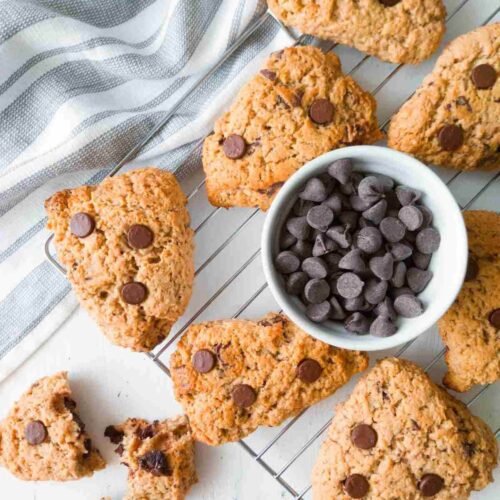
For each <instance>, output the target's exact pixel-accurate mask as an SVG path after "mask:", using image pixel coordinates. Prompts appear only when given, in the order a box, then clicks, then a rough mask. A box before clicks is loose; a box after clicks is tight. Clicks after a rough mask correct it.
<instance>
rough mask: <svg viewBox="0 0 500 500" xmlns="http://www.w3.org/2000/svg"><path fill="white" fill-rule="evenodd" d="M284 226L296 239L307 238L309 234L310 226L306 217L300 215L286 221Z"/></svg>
mask: <svg viewBox="0 0 500 500" xmlns="http://www.w3.org/2000/svg"><path fill="white" fill-rule="evenodd" d="M286 228H287V229H288V232H289V233H290V234H293V236H295V237H296V238H297V239H298V240H307V238H309V235H310V234H311V228H310V227H309V224H308V223H307V219H306V218H305V217H304V216H302V217H292V218H290V219H288V220H287V221H286Z"/></svg>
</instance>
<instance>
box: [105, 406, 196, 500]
mask: <svg viewBox="0 0 500 500" xmlns="http://www.w3.org/2000/svg"><path fill="white" fill-rule="evenodd" d="M105 435H106V436H107V437H108V438H109V439H110V440H111V442H112V443H114V444H117V445H118V446H117V448H116V450H115V451H116V453H117V454H118V455H120V460H121V463H122V464H124V465H126V466H127V467H128V490H127V494H126V495H125V497H124V500H182V499H183V498H185V496H186V493H187V491H188V490H189V488H190V487H191V486H192V485H193V484H195V483H196V482H197V476H196V469H195V464H194V441H193V438H192V437H191V430H190V428H189V422H188V420H187V418H186V417H184V416H180V417H176V418H171V419H168V420H164V421H162V422H160V421H158V420H155V421H154V422H153V423H152V424H150V423H149V422H146V421H145V420H141V419H138V418H129V419H128V420H126V421H125V422H124V423H123V424H120V425H116V426H109V427H107V428H106V431H105Z"/></svg>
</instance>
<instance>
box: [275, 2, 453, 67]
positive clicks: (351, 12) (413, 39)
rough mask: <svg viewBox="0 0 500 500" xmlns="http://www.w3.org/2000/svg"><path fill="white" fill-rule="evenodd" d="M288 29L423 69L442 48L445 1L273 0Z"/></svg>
mask: <svg viewBox="0 0 500 500" xmlns="http://www.w3.org/2000/svg"><path fill="white" fill-rule="evenodd" d="M268 5H269V7H270V8H271V10H272V11H273V12H274V13H275V14H276V16H277V17H278V18H279V19H280V20H281V21H282V22H283V23H284V24H286V25H288V26H291V27H294V28H297V29H298V30H299V31H301V32H302V33H306V34H308V35H313V36H317V37H319V38H324V39H327V40H333V41H335V42H337V43H343V44H346V45H350V46H352V47H355V48H356V49H358V50H361V51H363V52H366V53H367V54H371V55H374V56H377V57H379V58H380V59H383V60H384V61H389V62H393V63H418V62H420V61H423V60H424V59H427V58H428V57H429V56H430V55H431V54H432V53H433V52H434V51H435V50H436V49H437V48H438V46H439V43H440V41H441V38H442V37H443V34H444V31H445V15H446V11H445V8H444V6H443V2H442V1H441V0H268Z"/></svg>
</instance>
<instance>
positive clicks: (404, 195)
mask: <svg viewBox="0 0 500 500" xmlns="http://www.w3.org/2000/svg"><path fill="white" fill-rule="evenodd" d="M395 191H396V196H397V199H398V201H399V203H401V205H402V206H403V207H406V206H407V205H413V204H414V203H415V202H416V201H417V200H419V199H420V197H421V196H422V193H421V192H420V191H419V190H418V189H413V188H411V187H408V186H397V187H396V190H395Z"/></svg>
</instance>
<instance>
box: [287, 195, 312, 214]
mask: <svg viewBox="0 0 500 500" xmlns="http://www.w3.org/2000/svg"><path fill="white" fill-rule="evenodd" d="M311 207H314V202H312V201H309V200H303V199H302V198H298V200H297V201H296V202H295V203H294V205H293V208H292V212H293V214H294V215H296V216H297V217H303V216H304V215H307V212H309V210H310V209H311Z"/></svg>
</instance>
